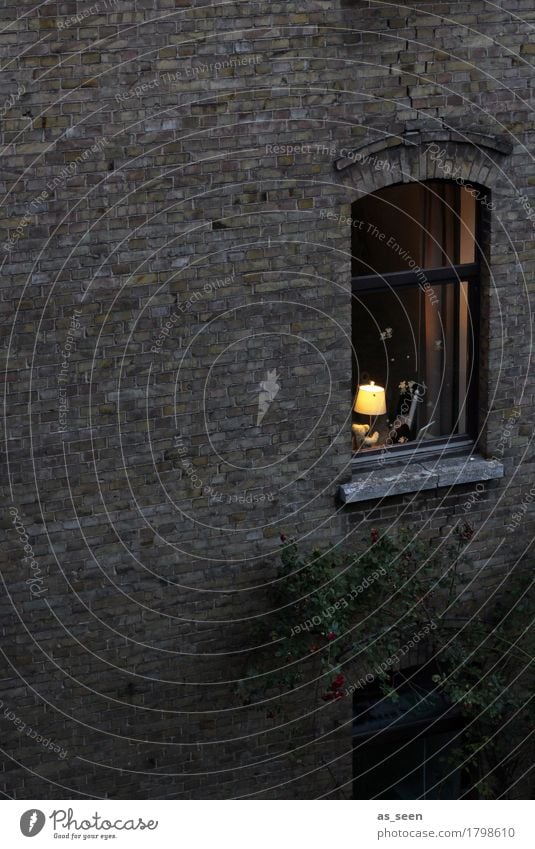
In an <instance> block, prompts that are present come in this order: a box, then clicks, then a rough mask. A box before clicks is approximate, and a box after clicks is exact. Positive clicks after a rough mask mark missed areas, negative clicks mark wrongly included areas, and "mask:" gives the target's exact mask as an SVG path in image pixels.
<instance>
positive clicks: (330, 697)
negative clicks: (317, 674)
mask: <svg viewBox="0 0 535 849" xmlns="http://www.w3.org/2000/svg"><path fill="white" fill-rule="evenodd" d="M321 698H322V699H323V701H324V702H330V701H332V700H333V699H334V693H324V694H323V696H322V697H321Z"/></svg>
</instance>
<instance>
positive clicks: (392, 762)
mask: <svg viewBox="0 0 535 849" xmlns="http://www.w3.org/2000/svg"><path fill="white" fill-rule="evenodd" d="M431 676H432V673H431V672H430V671H427V672H422V671H418V670H416V669H412V670H405V671H404V672H403V673H401V672H398V673H395V675H394V676H393V678H394V687H395V688H396V691H397V700H396V701H393V700H392V699H391V698H388V697H386V696H384V695H383V694H382V692H381V691H380V689H379V687H378V686H377V684H371V685H370V686H369V687H366V688H365V689H363V690H360V691H357V692H356V693H355V696H354V701H353V704H354V720H353V798H354V799H458V798H459V797H460V796H461V795H462V793H463V792H464V790H465V789H466V786H467V780H468V776H467V775H465V774H464V773H463V771H462V770H461V769H459V768H457V767H456V766H455V765H454V764H453V762H452V751H453V750H454V749H455V748H456V747H457V746H458V745H459V742H460V735H461V734H462V728H463V720H462V717H461V715H460V713H459V711H457V710H455V709H454V708H452V707H451V705H449V704H448V702H447V701H446V700H445V699H444V697H443V696H441V695H440V694H437V693H436V692H434V685H433V682H432V680H431Z"/></svg>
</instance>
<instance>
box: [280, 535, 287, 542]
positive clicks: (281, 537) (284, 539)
mask: <svg viewBox="0 0 535 849" xmlns="http://www.w3.org/2000/svg"><path fill="white" fill-rule="evenodd" d="M287 539H288V537H287V536H286V534H281V535H280V540H281V542H286V540H287Z"/></svg>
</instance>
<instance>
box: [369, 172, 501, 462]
mask: <svg viewBox="0 0 535 849" xmlns="http://www.w3.org/2000/svg"><path fill="white" fill-rule="evenodd" d="M484 202H486V198H485V195H484V193H483V192H482V191H481V190H479V189H476V188H475V187H471V186H467V185H458V184H457V183H455V182H450V181H445V180H434V181H429V182H426V183H411V184H407V185H397V186H392V187H390V188H386V189H381V190H380V191H377V192H375V193H373V194H370V195H366V196H365V197H363V198H362V199H360V200H358V201H356V202H355V203H354V204H353V207H352V291H353V297H352V304H353V308H352V328H353V355H354V356H353V386H354V388H355V401H354V413H353V426H352V430H353V450H354V451H355V454H356V457H358V459H359V461H366V460H372V459H374V458H376V456H377V454H378V453H381V454H382V455H383V457H385V458H386V457H387V456H388V458H393V457H396V458H399V457H400V456H402V455H404V454H406V453H407V452H408V451H414V450H418V451H422V452H425V453H429V452H434V451H436V450H441V451H443V450H449V449H450V448H452V449H459V448H460V447H461V446H462V445H467V444H471V443H473V440H474V439H475V437H476V434H477V382H478V381H477V373H478V335H479V329H478V324H479V252H480V248H479V245H480V238H479V235H480V234H479V230H480V227H481V216H480V211H481V205H482V203H484Z"/></svg>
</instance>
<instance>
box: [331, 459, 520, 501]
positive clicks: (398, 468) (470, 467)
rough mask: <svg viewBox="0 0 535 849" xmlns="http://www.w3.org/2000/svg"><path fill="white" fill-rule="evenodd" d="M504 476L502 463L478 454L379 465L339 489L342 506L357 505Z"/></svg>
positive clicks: (361, 473)
mask: <svg viewBox="0 0 535 849" xmlns="http://www.w3.org/2000/svg"><path fill="white" fill-rule="evenodd" d="M503 475H504V470H503V464H502V463H500V462H498V461H497V460H485V459H484V457H482V456H481V455H479V454H472V455H470V456H468V455H465V456H462V457H447V458H438V459H436V460H432V459H425V460H421V461H420V462H412V463H406V464H404V465H387V466H380V465H379V464H378V465H377V466H376V467H375V468H374V469H371V470H369V471H366V472H359V473H357V474H354V475H353V478H352V480H351V481H350V482H349V483H345V484H342V486H340V487H339V489H338V499H339V501H341V502H342V503H343V504H355V503H357V502H359V501H373V500H374V499H377V498H387V497H388V496H393V495H402V494H403V493H406V492H421V491H424V490H425V491H428V490H436V489H440V488H441V487H445V486H457V485H460V484H467V483H475V482H476V481H489V480H496V479H498V478H503Z"/></svg>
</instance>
